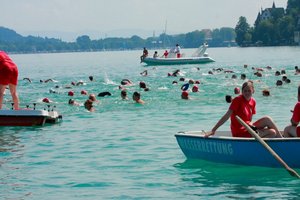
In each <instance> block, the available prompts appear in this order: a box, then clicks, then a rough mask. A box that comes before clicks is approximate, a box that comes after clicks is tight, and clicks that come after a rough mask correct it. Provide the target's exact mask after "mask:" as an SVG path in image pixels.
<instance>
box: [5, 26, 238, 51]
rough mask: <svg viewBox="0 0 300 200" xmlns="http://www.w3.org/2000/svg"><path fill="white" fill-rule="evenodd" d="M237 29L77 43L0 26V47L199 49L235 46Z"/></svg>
mask: <svg viewBox="0 0 300 200" xmlns="http://www.w3.org/2000/svg"><path fill="white" fill-rule="evenodd" d="M235 37H236V35H235V31H234V29H233V28H227V27H224V28H220V29H214V30H208V29H207V30H202V31H199V30H196V31H193V32H189V33H186V34H178V35H168V34H165V33H163V34H161V35H159V36H158V37H148V38H146V39H143V38H141V37H139V36H137V35H134V36H132V37H130V38H121V37H120V38H118V37H112V38H109V37H108V38H104V39H97V40H92V39H90V37H89V36H88V35H82V36H79V37H77V39H76V41H75V42H65V41H62V40H60V39H55V38H48V37H45V38H43V37H35V36H26V37H24V36H22V35H20V34H18V33H16V32H15V31H14V30H11V29H8V28H5V27H0V49H1V50H4V51H7V52H11V53H40V52H77V51H103V50H134V49H142V48H143V47H147V48H149V49H156V48H170V47H173V46H174V45H175V44H177V43H179V44H180V45H181V46H182V47H184V48H196V47H199V46H200V45H201V44H202V43H204V42H208V43H209V45H210V46H211V47H222V46H228V45H231V46H233V45H235V41H234V40H235Z"/></svg>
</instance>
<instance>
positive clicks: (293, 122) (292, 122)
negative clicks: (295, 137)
mask: <svg viewBox="0 0 300 200" xmlns="http://www.w3.org/2000/svg"><path fill="white" fill-rule="evenodd" d="M291 124H292V126H298V124H299V122H298V123H297V122H295V121H294V120H293V119H291Z"/></svg>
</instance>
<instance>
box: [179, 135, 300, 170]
mask: <svg viewBox="0 0 300 200" xmlns="http://www.w3.org/2000/svg"><path fill="white" fill-rule="evenodd" d="M204 135H205V133H204V132H203V131H187V132H179V133H177V134H175V137H176V140H177V142H178V144H179V146H180V148H181V150H182V152H183V153H184V155H185V156H186V157H187V158H188V159H202V160H207V161H211V162H218V163H229V164H237V165H251V166H264V167H280V166H281V165H280V163H279V162H278V161H277V160H276V159H275V158H274V157H273V156H272V155H271V154H270V152H268V151H267V150H266V149H265V148H264V147H263V146H262V145H261V144H260V143H259V142H258V141H257V140H256V139H255V138H242V137H232V136H231V132H230V131H219V132H216V133H215V135H213V136H210V137H204ZM263 140H264V141H265V142H266V143H267V144H268V145H269V146H270V147H271V148H272V149H273V150H274V151H275V152H276V153H277V154H278V155H279V156H280V157H281V158H282V160H284V161H285V162H286V164H288V165H289V166H290V167H294V168H300V159H299V154H298V152H300V138H264V139H263Z"/></svg>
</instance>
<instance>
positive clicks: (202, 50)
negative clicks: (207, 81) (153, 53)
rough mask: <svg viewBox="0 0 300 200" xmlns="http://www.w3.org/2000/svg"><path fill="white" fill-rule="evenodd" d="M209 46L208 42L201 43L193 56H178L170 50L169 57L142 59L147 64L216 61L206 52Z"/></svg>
mask: <svg viewBox="0 0 300 200" xmlns="http://www.w3.org/2000/svg"><path fill="white" fill-rule="evenodd" d="M207 47H208V45H207V44H203V45H201V46H200V47H199V48H198V49H197V50H196V51H195V52H194V53H193V54H192V56H189V57H185V56H184V54H183V55H182V57H179V58H177V57H176V53H175V52H174V51H173V50H170V51H169V54H168V56H167V57H163V58H162V57H156V58H151V57H146V58H144V59H143V60H142V62H143V63H146V64H147V65H183V64H204V63H210V62H215V60H214V59H212V58H211V57H209V55H208V54H207V53H206V49H207Z"/></svg>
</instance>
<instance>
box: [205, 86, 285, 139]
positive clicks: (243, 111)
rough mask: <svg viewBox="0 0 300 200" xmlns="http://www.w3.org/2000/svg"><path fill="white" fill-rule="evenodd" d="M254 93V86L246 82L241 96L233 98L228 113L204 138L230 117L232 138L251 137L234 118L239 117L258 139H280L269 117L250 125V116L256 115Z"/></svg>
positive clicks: (212, 133) (213, 132)
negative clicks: (256, 134) (257, 135)
mask: <svg viewBox="0 0 300 200" xmlns="http://www.w3.org/2000/svg"><path fill="white" fill-rule="evenodd" d="M253 93H254V86H253V82H252V81H247V82H245V83H244V84H243V85H242V94H241V95H239V96H237V97H235V98H234V99H233V100H232V102H231V104H230V106H229V109H228V111H227V112H226V113H225V114H224V116H223V117H222V118H221V119H220V120H219V121H218V122H217V124H216V125H215V126H214V127H213V128H212V130H211V132H210V133H207V134H206V135H205V136H206V137H208V136H210V135H214V134H215V132H216V131H217V129H218V128H219V127H220V126H222V125H223V124H224V123H225V122H226V121H227V120H228V119H229V117H230V119H231V125H230V128H231V132H232V136H233V137H252V136H251V134H250V133H248V131H247V130H246V129H245V127H244V126H242V125H241V124H240V123H239V122H238V121H237V119H236V118H235V116H236V115H237V116H239V117H240V118H241V119H242V120H243V121H245V122H246V123H247V124H249V126H250V127H251V128H252V129H253V130H254V131H256V132H257V133H258V134H259V136H260V137H269V138H275V137H282V136H281V134H280V132H279V130H278V128H277V126H276V125H275V123H274V122H273V120H272V119H271V118H270V117H269V116H265V117H262V118H260V119H258V120H257V121H255V122H254V123H252V122H251V121H252V116H253V115H254V114H256V108H255V106H256V101H255V99H254V98H253V97H252V95H253Z"/></svg>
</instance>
